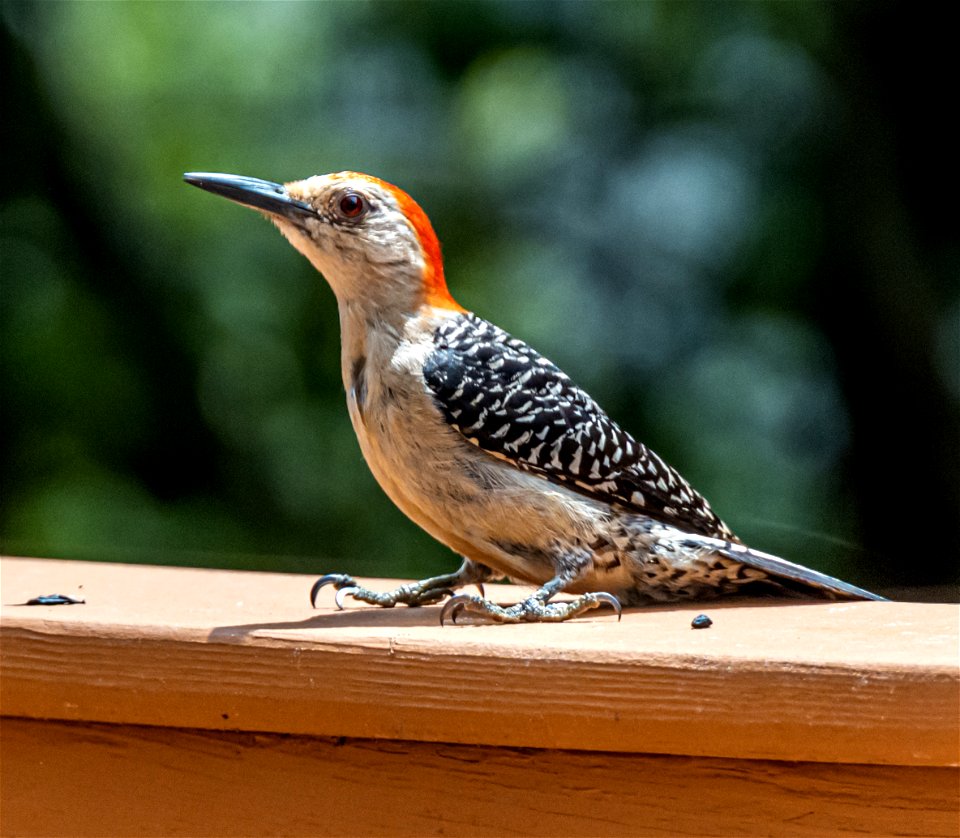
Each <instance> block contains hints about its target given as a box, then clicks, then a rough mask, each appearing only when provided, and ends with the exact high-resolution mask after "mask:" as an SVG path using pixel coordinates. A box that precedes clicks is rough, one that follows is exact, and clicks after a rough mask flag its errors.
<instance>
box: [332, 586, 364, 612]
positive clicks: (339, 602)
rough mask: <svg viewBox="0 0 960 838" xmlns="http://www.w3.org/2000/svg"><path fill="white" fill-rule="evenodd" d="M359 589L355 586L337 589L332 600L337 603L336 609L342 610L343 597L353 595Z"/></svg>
mask: <svg viewBox="0 0 960 838" xmlns="http://www.w3.org/2000/svg"><path fill="white" fill-rule="evenodd" d="M359 590H360V589H359V588H357V587H356V586H354V587H352V588H341V589H340V590H339V591H337V595H336V596H335V597H334V598H333V601H334V602H335V603H336V604H337V609H338V610H339V611H343V599H344V597H348V596H353V595H354V594H355V593H356V592H357V591H359Z"/></svg>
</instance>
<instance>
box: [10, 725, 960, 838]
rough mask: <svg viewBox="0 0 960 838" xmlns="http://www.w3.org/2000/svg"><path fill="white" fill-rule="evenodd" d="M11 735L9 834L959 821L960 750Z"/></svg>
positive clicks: (683, 830)
mask: <svg viewBox="0 0 960 838" xmlns="http://www.w3.org/2000/svg"><path fill="white" fill-rule="evenodd" d="M2 742H3V744H2V757H3V765H4V771H3V777H2V792H3V802H4V807H3V812H2V815H0V827H2V833H3V834H4V835H21V836H33V835H36V836H53V835H56V836H68V835H69V836H117V835H168V836H176V835H184V836H199V835H211V836H233V835H249V836H253V835H288V836H301V835H384V836H425V835H447V836H450V835H464V836H468V835H471V836H484V835H546V836H550V835H553V836H558V835H563V836H581V835H583V836H589V835H597V836H599V835H633V836H640V835H654V836H679V835H696V836H709V835H722V836H731V835H737V836H750V835H776V836H784V838H786V836H808V838H823V837H824V836H841V835H850V836H854V835H855V836H861V837H862V836H865V835H884V836H889V835H909V836H928V838H929V836H949V835H956V834H957V806H958V803H957V782H956V780H957V777H956V773H955V772H954V771H953V770H952V769H949V768H906V767H901V766H859V765H858V766H851V765H844V766H840V765H829V764H822V763H821V764H817V763H801V764H796V763H778V762H756V761H745V760H728V759H708V758H703V757H668V756H641V755H633V754H611V753H581V752H571V751H541V750H516V749H509V748H490V747H481V746H466V745H437V744H429V743H416V742H376V741H370V740H347V741H346V742H343V743H339V744H338V743H337V742H335V741H333V740H322V739H309V738H302V737H284V736H280V735H278V734H246V733H223V732H213V731H182V730H171V729H165V728H143V727H127V726H112V725H98V726H92V727H88V726H81V725H73V724H65V723H60V722H39V721H27V720H10V719H6V720H4V725H3V740H2ZM11 768H12V769H13V770H9V769H11Z"/></svg>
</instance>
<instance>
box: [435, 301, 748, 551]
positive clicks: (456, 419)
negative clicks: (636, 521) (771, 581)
mask: <svg viewBox="0 0 960 838" xmlns="http://www.w3.org/2000/svg"><path fill="white" fill-rule="evenodd" d="M434 341H435V347H434V351H433V352H432V353H431V354H430V355H429V356H428V358H427V360H426V362H425V363H424V368H423V372H424V377H425V379H426V383H427V386H428V388H429V389H430V391H431V392H432V394H433V397H434V400H435V402H436V404H437V406H438V407H439V409H440V411H441V412H442V413H443V415H444V417H445V418H446V420H447V421H448V422H449V423H450V425H451V426H452V427H453V428H455V429H456V430H457V431H459V432H460V433H461V434H462V435H463V436H464V437H465V438H466V439H467V440H468V441H470V442H471V443H473V444H474V445H476V446H478V447H479V448H482V449H483V450H484V451H486V452H488V453H489V454H491V455H493V456H494V457H498V458H500V459H503V460H507V461H509V462H511V463H512V464H514V465H515V466H517V467H518V468H521V469H524V470H526V471H531V472H536V473H538V474H542V475H543V476H544V477H546V478H547V479H548V480H551V481H553V482H555V483H558V484H560V485H563V486H566V487H568V488H570V489H573V490H575V491H578V492H580V493H582V494H585V495H588V496H590V497H593V498H596V499H598V500H602V501H606V502H607V503H616V504H620V505H622V506H624V507H627V508H631V509H634V510H636V511H638V512H642V513H644V514H646V515H649V516H650V517H651V518H656V519H660V520H664V521H667V522H669V523H671V524H675V525H677V526H678V527H680V528H683V529H689V531H691V532H696V533H702V534H704V535H709V536H714V537H718V538H722V539H730V538H732V537H733V536H732V534H731V533H730V531H729V530H728V529H727V527H726V526H725V525H724V524H723V522H722V521H720V519H719V518H717V516H716V515H715V514H714V513H713V511H712V510H711V509H710V505H709V504H708V503H707V501H706V500H705V499H704V498H703V497H701V496H700V495H699V494H698V493H697V492H696V491H695V490H694V489H693V488H692V487H691V486H690V484H689V483H687V481H686V480H684V479H683V478H682V477H681V476H680V475H679V474H678V473H677V471H676V470H674V469H673V468H671V467H670V466H669V465H667V463H665V462H664V461H663V460H662V459H660V457H658V456H657V455H656V454H655V453H654V452H652V451H651V450H650V449H648V448H647V447H646V446H645V445H643V444H642V443H640V442H637V441H636V440H635V439H634V438H633V437H632V436H630V434H628V433H627V432H626V431H624V430H623V429H621V428H620V427H619V426H618V425H617V424H616V423H615V422H614V421H613V420H612V419H610V417H608V416H607V414H606V413H604V411H603V410H602V409H601V408H600V406H599V405H598V404H597V403H596V402H595V401H594V400H593V399H592V398H591V397H590V396H589V395H587V393H585V392H584V391H583V390H581V389H580V388H579V387H577V386H576V385H575V384H574V383H573V382H572V381H571V380H570V378H569V377H568V376H567V375H566V374H565V373H563V372H562V371H561V370H560V369H559V368H558V367H557V366H556V365H555V364H553V363H552V362H551V361H548V360H547V359H546V358H544V357H542V356H541V355H539V354H538V353H537V352H536V351H534V350H533V349H531V348H530V347H529V346H527V345H526V344H525V343H523V341H520V340H516V339H515V338H512V337H511V336H510V335H508V334H507V333H506V332H504V331H503V330H502V329H499V328H497V327H496V326H494V325H492V324H491V323H488V322H487V321H485V320H482V319H481V318H479V317H476V316H475V315H472V314H465V315H462V316H460V317H456V318H452V319H451V320H450V321H448V322H447V323H446V324H444V325H443V326H442V327H441V328H440V329H439V330H438V331H437V334H436V336H435V339H434Z"/></svg>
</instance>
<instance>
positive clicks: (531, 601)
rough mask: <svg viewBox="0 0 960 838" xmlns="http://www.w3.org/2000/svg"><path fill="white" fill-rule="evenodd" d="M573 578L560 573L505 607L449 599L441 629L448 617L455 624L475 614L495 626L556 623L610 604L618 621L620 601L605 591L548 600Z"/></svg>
mask: <svg viewBox="0 0 960 838" xmlns="http://www.w3.org/2000/svg"><path fill="white" fill-rule="evenodd" d="M575 577H576V573H575V572H561V573H559V574H557V575H556V576H554V577H553V579H551V580H550V581H549V582H547V583H546V584H544V585H543V586H542V587H540V588H538V589H537V590H536V592H535V593H534V594H533V595H532V596H530V597H527V599H525V600H523V601H522V602H518V603H517V604H516V605H511V606H509V607H506V608H505V607H504V606H502V605H497V604H496V603H495V602H490V600H488V599H484V598H483V596H474V595H472V594H460V595H458V596H455V597H451V598H450V599H449V600H447V602H446V604H445V605H444V606H443V610H442V611H441V612H440V625H441V626H442V625H443V623H444V621H445V620H446V619H447V618H448V617H449V618H450V621H451V622H454V623H455V622H456V621H457V617H458V616H460V615H461V614H464V613H466V614H471V615H476V616H478V617H481V618H485V619H488V620H490V621H491V622H494V623H559V622H562V621H563V620H569V619H570V618H571V617H576V616H578V615H579V614H582V613H583V612H584V611H591V610H592V609H594V608H600V607H601V606H604V605H609V606H610V607H611V608H612V609H613V610H614V611H616V612H617V620H619V619H620V614H621V612H622V610H623V609H622V607H621V605H620V600H618V599H617V598H616V597H615V596H614V595H613V594H608V593H606V592H605V591H598V592H596V593H593V592H591V593H588V594H582V595H581V596H578V597H577V598H576V599H572V600H570V601H568V602H550V599H551V598H552V597H553V596H554V595H555V594H557V593H559V592H560V591H562V590H563V589H564V588H565V587H566V586H567V585H569V584H570V582H571V581H572V579H573V578H575Z"/></svg>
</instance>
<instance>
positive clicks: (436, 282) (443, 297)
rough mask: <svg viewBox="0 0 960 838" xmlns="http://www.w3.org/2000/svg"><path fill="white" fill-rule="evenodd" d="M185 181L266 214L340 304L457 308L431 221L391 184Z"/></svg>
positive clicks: (356, 178)
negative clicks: (310, 265)
mask: <svg viewBox="0 0 960 838" xmlns="http://www.w3.org/2000/svg"><path fill="white" fill-rule="evenodd" d="M183 177H184V180H185V181H187V183H191V184H193V185H194V186H199V187H200V188H201V189H206V190H207V191H208V192H214V193H216V194H217V195H222V196H223V197H225V198H229V199H230V200H231V201H236V202H237V203H238V204H243V205H244V206H248V207H252V208H253V209H256V210H259V211H260V212H262V213H263V214H264V215H266V216H267V217H268V218H269V219H270V220H271V221H273V223H274V224H276V225H277V227H278V228H279V229H280V232H281V233H283V235H284V236H286V238H287V239H288V240H289V241H290V243H291V244H292V245H293V246H294V247H295V248H296V249H297V250H299V251H300V252H301V253H302V254H303V255H304V256H306V257H307V259H309V260H310V262H311V263H312V264H313V266H314V267H315V268H316V269H317V270H318V271H320V272H321V273H322V274H323V276H324V277H325V278H326V280H327V282H328V283H329V284H330V287H331V288H332V289H333V292H334V294H336V296H337V299H338V300H339V301H340V302H341V303H348V304H350V303H361V304H363V305H365V306H370V305H374V306H401V307H403V308H408V309H411V310H412V309H415V308H417V307H418V306H420V305H422V304H424V303H426V304H428V305H434V306H438V307H440V308H452V309H456V310H458V311H459V310H462V309H461V307H460V306H459V305H458V304H457V303H456V302H455V301H454V300H453V298H452V297H451V296H450V293H449V291H447V286H446V281H445V279H444V276H443V261H442V259H441V256H440V242H439V241H438V240H437V236H436V233H434V232H433V227H432V226H431V224H430V219H428V218H427V215H426V213H424V211H423V210H422V209H421V208H420V206H419V205H418V204H417V202H416V201H414V200H413V198H411V197H410V196H409V195H407V193H406V192H404V191H403V190H402V189H399V188H398V187H396V186H393V185H392V184H389V183H386V182H385V181H382V180H379V179H378V178H375V177H371V176H370V175H364V174H360V173H358V172H337V173H335V174H329V175H316V176H314V177H310V178H307V179H306V180H297V181H291V182H290V183H272V182H271V181H266V180H259V179H257V178H250V177H243V176H240V175H224V174H212V173H208V172H190V173H188V174H185V175H184V176H183Z"/></svg>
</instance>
